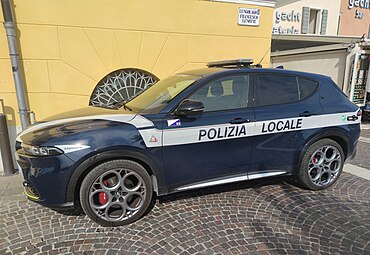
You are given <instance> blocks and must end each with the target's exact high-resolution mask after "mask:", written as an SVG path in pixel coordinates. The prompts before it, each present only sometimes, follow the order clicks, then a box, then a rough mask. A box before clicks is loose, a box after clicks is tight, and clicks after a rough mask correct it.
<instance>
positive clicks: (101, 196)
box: [80, 160, 153, 227]
mask: <svg viewBox="0 0 370 255" xmlns="http://www.w3.org/2000/svg"><path fill="white" fill-rule="evenodd" d="M152 196H153V186H152V182H151V179H150V176H149V174H148V173H147V172H146V170H145V169H144V168H143V167H142V166H141V165H140V164H138V163H136V162H134V161H131V160H112V161H108V162H106V163H103V164H101V165H99V166H97V167H95V168H94V169H93V170H92V171H91V172H90V173H88V174H87V175H86V177H85V178H84V180H83V181H82V184H81V188H80V200H81V206H82V209H83V210H84V212H85V213H86V214H87V215H88V216H89V217H90V218H91V219H92V220H94V221H95V222H97V223H98V224H100V225H102V226H108V227H114V226H122V225H126V224H130V223H132V222H134V221H136V220H137V219H139V218H140V217H141V216H142V215H143V214H144V213H145V211H146V210H147V209H148V207H149V205H150V202H151V200H152Z"/></svg>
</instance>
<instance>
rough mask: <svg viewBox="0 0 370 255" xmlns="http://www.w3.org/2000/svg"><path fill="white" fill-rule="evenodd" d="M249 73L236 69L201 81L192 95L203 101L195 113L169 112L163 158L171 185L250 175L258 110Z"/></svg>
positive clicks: (200, 184) (206, 183)
mask: <svg viewBox="0 0 370 255" xmlns="http://www.w3.org/2000/svg"><path fill="white" fill-rule="evenodd" d="M249 81H250V76H249V75H245V74H243V75H233V76H227V77H223V78H219V79H215V80H212V81H211V82H208V83H207V84H204V85H203V86H202V85H201V86H200V88H199V89H198V90H196V91H195V93H193V94H192V95H191V96H189V97H188V99H192V100H198V101H200V102H202V103H203V104H204V112H203V113H202V114H199V115H195V116H188V117H185V116H178V115H176V114H174V113H173V112H172V113H170V114H168V115H167V116H166V118H165V121H164V124H163V158H164V164H165V171H166V181H167V185H168V187H169V189H170V190H174V189H175V190H176V189H177V190H186V189H191V188H197V187H205V186H211V185H216V184H222V183H228V182H232V181H237V180H246V179H247V172H248V168H249V165H250V159H251V145H252V143H251V141H250V139H251V137H248V135H249V134H250V133H253V129H254V119H255V117H254V111H253V109H252V108H251V107H250V103H251V102H250V101H249V100H248V97H249V95H250V86H249V84H250V82H249Z"/></svg>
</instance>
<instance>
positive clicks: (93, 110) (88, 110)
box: [39, 106, 136, 123]
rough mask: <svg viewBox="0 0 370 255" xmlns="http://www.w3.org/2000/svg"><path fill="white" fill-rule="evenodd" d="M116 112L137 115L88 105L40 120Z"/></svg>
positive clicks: (121, 110)
mask: <svg viewBox="0 0 370 255" xmlns="http://www.w3.org/2000/svg"><path fill="white" fill-rule="evenodd" d="M115 114H129V115H131V116H132V115H136V114H135V113H132V112H130V111H127V110H124V109H119V110H116V109H108V108H102V107H93V106H88V107H83V108H79V109H75V110H72V111H67V112H63V113H59V114H56V115H53V116H50V117H48V118H45V119H43V120H42V121H40V122H49V121H55V120H62V119H70V118H81V117H89V116H100V115H115ZM40 122H39V123H40Z"/></svg>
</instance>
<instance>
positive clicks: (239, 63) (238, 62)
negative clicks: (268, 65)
mask: <svg viewBox="0 0 370 255" xmlns="http://www.w3.org/2000/svg"><path fill="white" fill-rule="evenodd" d="M252 64H253V59H247V58H242V59H233V60H223V61H215V62H209V63H207V66H208V67H233V66H235V67H251V66H252ZM257 67H258V66H257Z"/></svg>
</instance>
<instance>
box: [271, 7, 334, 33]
mask: <svg viewBox="0 0 370 255" xmlns="http://www.w3.org/2000/svg"><path fill="white" fill-rule="evenodd" d="M340 6H341V2H340V1H322V0H296V1H291V0H278V1H277V2H276V8H275V10H274V17H273V30H272V33H273V34H295V35H297V34H316V35H337V32H338V22H339V12H340Z"/></svg>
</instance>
